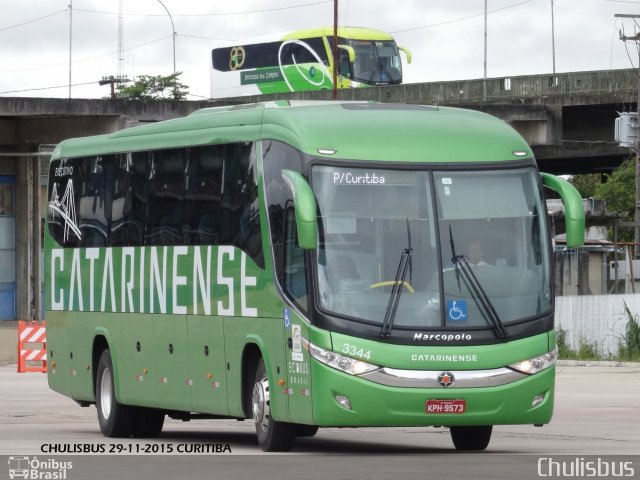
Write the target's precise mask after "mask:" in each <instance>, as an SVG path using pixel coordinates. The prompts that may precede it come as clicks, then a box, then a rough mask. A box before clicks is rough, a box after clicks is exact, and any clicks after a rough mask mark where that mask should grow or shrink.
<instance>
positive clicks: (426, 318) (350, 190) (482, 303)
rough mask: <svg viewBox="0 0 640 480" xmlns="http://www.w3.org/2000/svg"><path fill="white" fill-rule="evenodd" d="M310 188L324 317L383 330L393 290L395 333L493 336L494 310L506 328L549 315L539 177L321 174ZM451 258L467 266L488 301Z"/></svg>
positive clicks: (333, 170)
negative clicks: (396, 291)
mask: <svg viewBox="0 0 640 480" xmlns="http://www.w3.org/2000/svg"><path fill="white" fill-rule="evenodd" d="M312 183H313V188H314V191H315V193H316V197H317V201H318V211H319V218H318V222H319V231H320V239H319V245H318V250H317V268H316V269H315V270H316V274H317V285H318V287H317V288H318V292H317V293H318V307H319V308H320V309H322V310H323V311H325V312H327V313H329V314H333V315H335V316H338V317H341V318H343V319H344V320H345V321H357V322H365V323H370V324H380V325H382V323H383V322H384V321H385V313H386V310H387V307H388V305H389V303H390V296H391V292H392V288H393V285H394V284H398V286H400V287H401V289H400V290H401V291H400V293H401V295H400V299H399V302H398V306H397V311H396V312H395V314H394V318H393V320H392V323H393V326H394V328H402V327H405V328H410V329H413V328H420V329H421V328H436V327H443V328H451V329H457V328H465V329H466V328H470V327H474V328H482V327H484V328H489V329H491V328H494V326H495V325H494V323H495V320H494V319H492V318H491V317H490V315H488V314H487V306H488V307H490V308H491V309H494V310H495V312H496V314H497V316H498V318H499V322H501V323H502V324H509V323H514V322H517V321H521V320H523V319H527V318H529V317H536V316H540V315H542V314H547V313H548V312H549V311H550V309H551V306H552V303H551V302H552V299H551V287H550V285H549V271H548V268H549V267H548V265H549V245H548V242H547V238H548V236H547V233H546V228H547V227H546V221H545V214H546V210H545V209H544V208H543V207H542V195H541V191H540V186H539V179H538V176H537V175H536V172H535V170H534V169H533V168H519V169H510V170H482V171H472V172H470V171H450V172H444V171H433V172H428V171H415V170H388V169H372V168H340V167H333V166H315V167H314V168H313V170H312ZM407 250H408V251H411V255H410V256H409V257H408V260H407V255H406V251H407ZM452 250H455V251H452ZM454 256H457V257H464V261H465V262H466V263H467V264H468V265H469V268H470V269H471V270H472V272H473V277H474V278H475V279H477V282H478V283H479V284H480V286H481V287H482V288H481V290H482V292H483V294H482V295H480V294H478V290H477V288H475V289H474V287H473V285H471V283H472V282H471V281H470V276H469V275H466V276H465V275H461V274H460V271H459V269H457V268H456V265H455V263H456V262H454ZM403 258H404V260H403ZM407 261H408V266H407V267H406V272H404V273H403V275H401V276H400V275H399V266H400V264H401V263H403V262H404V263H406V262H407Z"/></svg>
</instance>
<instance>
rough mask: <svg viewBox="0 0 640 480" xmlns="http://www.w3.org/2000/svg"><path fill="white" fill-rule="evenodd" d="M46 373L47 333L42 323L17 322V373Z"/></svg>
mask: <svg viewBox="0 0 640 480" xmlns="http://www.w3.org/2000/svg"><path fill="white" fill-rule="evenodd" d="M46 371H47V331H46V328H45V322H44V320H43V321H42V322H36V321H35V320H34V321H31V322H29V323H27V322H25V321H24V320H19V321H18V373H25V372H46Z"/></svg>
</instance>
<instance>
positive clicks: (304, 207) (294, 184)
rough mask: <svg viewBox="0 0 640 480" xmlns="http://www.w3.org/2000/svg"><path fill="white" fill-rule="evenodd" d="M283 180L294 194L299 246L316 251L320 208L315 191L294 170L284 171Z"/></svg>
mask: <svg viewBox="0 0 640 480" xmlns="http://www.w3.org/2000/svg"><path fill="white" fill-rule="evenodd" d="M282 178H283V179H284V181H285V183H286V184H287V186H288V187H289V188H290V189H291V192H292V193H293V204H294V208H295V210H296V226H297V230H298V244H299V245H300V248H303V249H305V250H315V248H316V247H317V246H318V213H317V212H318V207H317V205H316V197H315V195H314V194H313V190H311V186H310V185H309V183H308V182H307V181H306V180H305V179H304V177H303V176H302V175H300V174H299V173H298V172H294V171H293V170H282Z"/></svg>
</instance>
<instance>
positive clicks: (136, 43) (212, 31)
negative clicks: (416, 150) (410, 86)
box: [0, 0, 640, 100]
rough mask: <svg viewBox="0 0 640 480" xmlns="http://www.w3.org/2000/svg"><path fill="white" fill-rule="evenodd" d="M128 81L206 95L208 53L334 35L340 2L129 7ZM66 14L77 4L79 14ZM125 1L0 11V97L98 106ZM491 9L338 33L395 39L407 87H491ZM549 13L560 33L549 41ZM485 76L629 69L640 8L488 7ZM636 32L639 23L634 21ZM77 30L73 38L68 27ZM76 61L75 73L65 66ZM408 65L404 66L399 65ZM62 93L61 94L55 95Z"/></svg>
mask: <svg viewBox="0 0 640 480" xmlns="http://www.w3.org/2000/svg"><path fill="white" fill-rule="evenodd" d="M122 3H123V18H122V24H123V47H124V62H123V66H124V68H123V72H122V73H124V74H126V75H127V76H128V77H129V78H135V77H136V76H138V75H168V74H171V73H172V72H173V53H172V50H173V49H172V32H173V30H172V26H171V20H173V24H174V27H175V32H176V34H177V35H176V37H175V40H176V54H175V57H176V69H177V71H181V72H183V73H182V75H181V77H180V79H181V82H182V83H184V84H186V85H188V87H189V88H188V89H189V92H190V95H189V97H188V98H189V99H191V100H198V99H206V98H209V96H210V68H211V66H210V61H211V60H210V59H211V49H212V48H214V47H216V46H219V45H220V44H222V43H228V42H229V41H236V40H242V39H246V38H250V37H255V36H261V35H269V34H274V33H279V32H286V31H291V30H296V29H303V28H312V27H318V26H324V25H333V0H324V1H322V0H234V1H233V2H231V1H220V0H218V1H204V0H162V3H163V4H164V6H165V7H166V9H167V10H168V11H169V13H170V14H171V18H170V17H169V15H168V14H167V11H166V10H165V9H164V8H163V6H162V4H161V3H160V1H159V0H122ZM69 4H71V5H72V8H71V15H70V13H69V12H70V9H69ZM119 4H120V1H119V0H18V1H15V0H0V12H2V15H0V96H3V97H17V96H26V97H59V98H67V97H68V96H69V87H68V85H69V71H70V70H71V85H72V87H71V97H72V98H101V97H106V96H108V95H109V87H108V86H99V84H98V81H99V80H100V79H101V78H102V77H103V76H108V75H117V74H118V73H119V61H118V19H119V16H118V11H119ZM484 4H485V2H484V1H483V0H393V1H389V0H339V20H338V21H339V24H340V25H342V26H362V27H370V28H376V29H379V30H383V31H386V32H389V33H391V34H392V35H393V36H394V38H395V39H396V42H397V43H398V45H400V46H403V47H406V48H408V49H409V50H410V51H411V53H412V57H413V61H412V63H411V64H410V65H405V66H404V82H405V83H417V82H434V81H448V80H463V79H473V78H482V77H483V76H484V33H485V27H484V24H485V18H484ZM552 5H553V17H554V25H555V28H554V29H553V30H552V21H551V19H552V15H551V13H552ZM487 9H488V14H487V30H486V31H487V76H488V77H489V78H493V77H509V76H517V75H530V74H542V73H551V72H552V71H553V51H554V49H553V48H552V31H554V32H555V64H556V67H555V68H556V72H558V73H562V72H574V71H588V70H607V69H610V68H616V69H617V68H630V67H631V66H632V64H631V59H633V63H634V65H635V66H636V67H637V64H638V51H637V45H636V44H635V43H634V42H626V43H625V42H622V41H621V40H620V39H619V38H618V37H619V30H620V29H624V33H625V34H626V35H627V36H632V35H635V34H636V32H640V27H639V26H638V25H636V24H635V23H634V20H633V19H621V18H615V17H614V15H615V14H639V15H640V0H638V1H633V0H487ZM637 21H638V24H639V25H640V19H638V20H637ZM70 27H71V28H70ZM70 53H71V69H70V68H69V56H70ZM403 58H404V57H403ZM52 87H56V88H52Z"/></svg>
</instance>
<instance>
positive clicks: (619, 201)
mask: <svg viewBox="0 0 640 480" xmlns="http://www.w3.org/2000/svg"><path fill="white" fill-rule="evenodd" d="M596 178H597V179H598V182H596ZM599 179H600V175H599V174H597V175H596V174H590V175H576V176H574V177H573V178H572V179H571V183H573V185H574V186H575V187H576V188H577V189H578V191H579V192H580V194H581V195H582V198H588V197H593V198H598V199H603V200H605V201H606V202H607V210H608V211H609V212H618V214H620V215H621V218H622V220H624V221H633V218H634V216H635V211H636V210H635V204H636V159H635V158H634V157H630V158H628V159H627V160H625V161H624V162H622V163H621V164H620V166H619V167H618V168H616V169H615V170H613V172H611V175H606V181H605V182H604V183H600V181H599ZM633 237H634V232H633V230H632V229H628V228H623V229H620V230H618V240H619V241H623V242H632V241H633ZM609 238H610V239H611V240H612V239H613V232H612V230H611V229H609Z"/></svg>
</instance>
